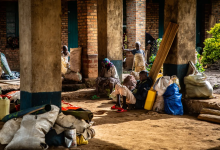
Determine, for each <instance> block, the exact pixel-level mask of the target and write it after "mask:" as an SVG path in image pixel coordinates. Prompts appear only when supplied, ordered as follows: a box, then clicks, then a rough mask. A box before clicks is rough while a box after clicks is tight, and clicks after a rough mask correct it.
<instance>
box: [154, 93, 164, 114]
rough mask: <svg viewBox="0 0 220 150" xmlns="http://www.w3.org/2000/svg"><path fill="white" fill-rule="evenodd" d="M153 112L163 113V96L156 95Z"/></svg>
mask: <svg viewBox="0 0 220 150" xmlns="http://www.w3.org/2000/svg"><path fill="white" fill-rule="evenodd" d="M153 111H156V112H163V111H164V99H163V96H160V95H157V98H156V101H155V103H154V106H153Z"/></svg>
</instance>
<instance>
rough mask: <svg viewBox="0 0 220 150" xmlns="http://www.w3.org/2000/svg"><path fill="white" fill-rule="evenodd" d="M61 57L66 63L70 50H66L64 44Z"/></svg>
mask: <svg viewBox="0 0 220 150" xmlns="http://www.w3.org/2000/svg"><path fill="white" fill-rule="evenodd" d="M61 57H62V58H63V59H64V60H65V62H66V63H68V59H69V57H70V52H68V47H67V46H66V45H64V46H63V51H62V52H61Z"/></svg>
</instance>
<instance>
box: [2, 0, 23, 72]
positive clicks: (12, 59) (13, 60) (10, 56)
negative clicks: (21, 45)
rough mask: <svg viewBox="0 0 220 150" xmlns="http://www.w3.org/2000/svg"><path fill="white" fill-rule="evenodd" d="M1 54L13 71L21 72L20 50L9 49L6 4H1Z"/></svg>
mask: <svg viewBox="0 0 220 150" xmlns="http://www.w3.org/2000/svg"><path fill="white" fill-rule="evenodd" d="M0 52H1V53H3V54H5V56H6V58H7V61H8V64H9V67H10V68H11V70H15V71H19V69H20V63H19V49H14V50H12V49H11V48H7V37H6V2H0Z"/></svg>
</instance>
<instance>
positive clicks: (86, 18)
mask: <svg viewBox="0 0 220 150" xmlns="http://www.w3.org/2000/svg"><path fill="white" fill-rule="evenodd" d="M77 14H78V44H79V46H81V47H82V49H83V52H82V62H83V63H82V69H83V70H82V72H83V76H84V77H86V78H96V77H97V76H98V55H97V53H98V52H97V51H98V40H97V36H98V35H97V1H96V0H77Z"/></svg>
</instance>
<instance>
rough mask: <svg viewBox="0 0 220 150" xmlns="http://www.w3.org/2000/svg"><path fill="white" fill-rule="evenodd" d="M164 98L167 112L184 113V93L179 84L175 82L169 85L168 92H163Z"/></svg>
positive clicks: (172, 113) (173, 113)
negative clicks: (180, 91)
mask: <svg viewBox="0 0 220 150" xmlns="http://www.w3.org/2000/svg"><path fill="white" fill-rule="evenodd" d="M163 98H164V110H165V112H166V113H167V114H171V115H183V105H182V102H181V99H182V94H181V93H179V87H178V85H177V84H175V83H174V84H171V85H170V86H168V87H167V89H166V92H165V93H164V94H163Z"/></svg>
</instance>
